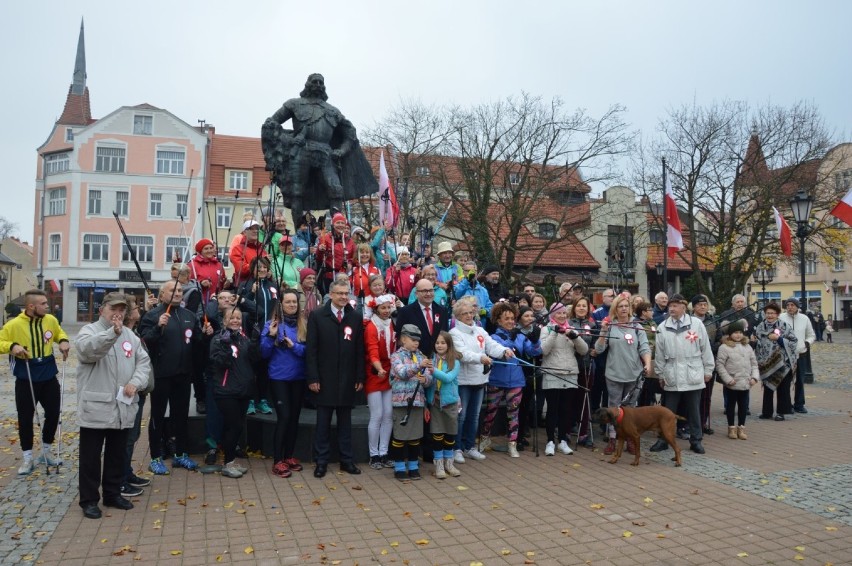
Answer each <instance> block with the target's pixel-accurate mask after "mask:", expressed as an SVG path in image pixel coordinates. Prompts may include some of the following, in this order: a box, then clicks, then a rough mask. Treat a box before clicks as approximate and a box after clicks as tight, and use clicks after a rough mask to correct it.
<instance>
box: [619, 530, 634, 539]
mask: <svg viewBox="0 0 852 566" xmlns="http://www.w3.org/2000/svg"><path fill="white" fill-rule="evenodd" d="M621 536H623V537H624V538H630V537H632V536H633V533H631V532H630V531H624V532H623V533H621Z"/></svg>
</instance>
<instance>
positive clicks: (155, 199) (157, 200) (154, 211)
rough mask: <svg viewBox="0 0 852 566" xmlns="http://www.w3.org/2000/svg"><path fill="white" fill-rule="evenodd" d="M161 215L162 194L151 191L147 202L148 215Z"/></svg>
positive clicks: (156, 216) (157, 216)
mask: <svg viewBox="0 0 852 566" xmlns="http://www.w3.org/2000/svg"><path fill="white" fill-rule="evenodd" d="M162 215H163V194H162V193H151V196H150V198H149V203H148V216H151V217H154V218H159V217H161V216H162Z"/></svg>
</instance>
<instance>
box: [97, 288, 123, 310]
mask: <svg viewBox="0 0 852 566" xmlns="http://www.w3.org/2000/svg"><path fill="white" fill-rule="evenodd" d="M101 305H107V306H110V307H114V306H116V305H124V306H127V297H125V296H124V293H117V292H113V293H107V294H106V295H104V300H103V301H101Z"/></svg>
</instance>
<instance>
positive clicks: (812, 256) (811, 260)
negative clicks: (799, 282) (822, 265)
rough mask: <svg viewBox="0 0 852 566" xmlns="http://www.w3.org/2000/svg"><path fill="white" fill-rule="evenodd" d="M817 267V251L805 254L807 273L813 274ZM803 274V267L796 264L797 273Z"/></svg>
mask: <svg viewBox="0 0 852 566" xmlns="http://www.w3.org/2000/svg"><path fill="white" fill-rule="evenodd" d="M816 269H817V255H816V253H815V252H808V253H806V254H805V275H813V274H814V273H816ZM801 274H802V267H801V266H800V265H799V264H798V263H797V264H796V275H801Z"/></svg>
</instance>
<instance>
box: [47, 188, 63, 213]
mask: <svg viewBox="0 0 852 566" xmlns="http://www.w3.org/2000/svg"><path fill="white" fill-rule="evenodd" d="M62 214H65V187H60V188H58V189H52V190H49V191H47V216H60V215H62Z"/></svg>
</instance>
